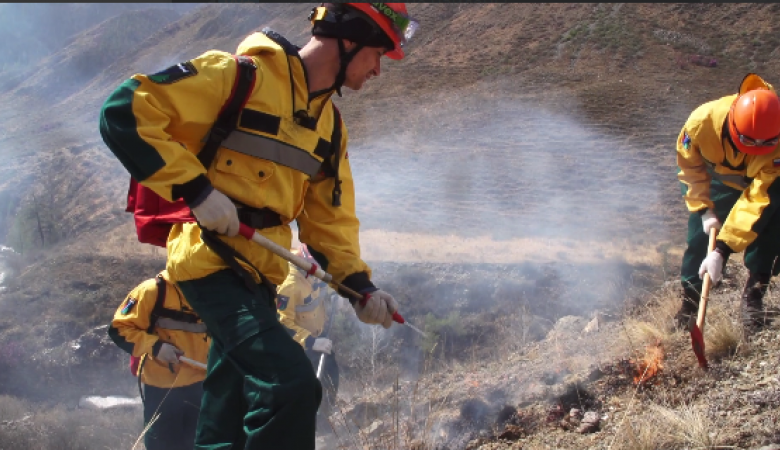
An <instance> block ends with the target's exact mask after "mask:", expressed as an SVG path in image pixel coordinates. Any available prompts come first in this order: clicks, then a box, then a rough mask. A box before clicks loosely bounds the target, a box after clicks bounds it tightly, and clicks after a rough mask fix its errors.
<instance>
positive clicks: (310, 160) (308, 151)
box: [100, 32, 373, 291]
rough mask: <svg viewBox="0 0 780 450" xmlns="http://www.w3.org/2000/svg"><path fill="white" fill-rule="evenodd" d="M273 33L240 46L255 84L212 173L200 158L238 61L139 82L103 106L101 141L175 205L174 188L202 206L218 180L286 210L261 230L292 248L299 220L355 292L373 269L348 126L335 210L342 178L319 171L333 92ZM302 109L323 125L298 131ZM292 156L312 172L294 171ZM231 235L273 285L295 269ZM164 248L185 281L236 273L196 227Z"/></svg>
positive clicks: (195, 65)
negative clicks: (362, 234) (314, 81)
mask: <svg viewBox="0 0 780 450" xmlns="http://www.w3.org/2000/svg"><path fill="white" fill-rule="evenodd" d="M276 36H278V35H276ZM276 36H275V37H274V39H276V41H275V40H272V39H271V38H269V36H268V35H267V34H266V33H265V32H264V33H254V34H252V35H250V36H249V37H247V38H246V39H245V40H244V41H243V42H242V43H241V44H240V45H239V47H238V51H237V54H240V55H246V56H251V58H252V60H253V62H254V63H255V65H256V66H257V71H256V74H257V80H256V83H255V87H254V89H253V91H252V94H251V96H250V98H249V101H248V103H247V105H246V107H245V109H244V110H243V113H242V115H241V119H240V121H239V126H238V129H237V131H236V132H234V133H233V134H232V135H231V136H230V137H229V138H228V139H227V140H226V141H225V142H224V143H223V146H222V147H220V149H219V151H218V152H217V155H216V157H215V159H214V162H213V163H212V165H211V167H209V168H204V167H203V165H202V164H201V163H200V161H199V160H198V159H197V157H196V156H195V155H196V154H197V153H198V152H199V151H200V150H201V148H202V147H203V140H204V137H205V136H206V135H207V133H208V131H209V129H210V127H211V126H212V124H213V123H214V121H215V119H216V118H217V115H218V113H219V111H220V109H221V108H222V106H223V105H224V104H225V103H226V100H227V99H228V97H229V94H230V92H231V88H232V86H233V84H234V80H235V75H236V70H237V63H236V61H235V60H234V58H233V57H232V55H231V54H229V53H225V52H222V51H216V50H213V51H208V52H206V53H204V54H202V55H201V56H198V57H197V58H195V59H193V60H191V61H188V62H186V63H182V64H179V65H177V66H173V67H171V68H168V69H166V70H165V71H163V72H160V73H158V74H153V75H143V74H136V75H133V76H132V77H131V78H130V79H128V80H126V81H125V82H124V83H123V84H122V85H121V86H120V87H119V88H117V89H116V90H115V91H114V92H113V93H112V94H111V96H110V97H109V98H108V100H107V101H106V102H105V104H104V106H103V109H102V111H101V116H100V131H101V135H102V136H103V140H104V141H105V142H106V144H107V145H108V147H109V148H110V149H111V151H112V152H114V154H115V155H116V156H117V158H119V160H120V161H121V162H122V164H123V165H124V166H125V167H126V168H127V169H128V171H129V172H130V174H131V175H132V176H133V177H135V179H136V180H138V181H139V182H140V183H141V184H142V185H144V186H146V187H148V188H150V189H152V190H153V191H155V192H156V193H157V194H159V195H160V196H162V197H163V198H165V199H167V200H173V199H174V198H173V196H174V194H173V193H174V192H176V193H177V195H180V196H181V197H182V198H184V199H185V200H188V198H189V199H194V198H197V194H198V193H201V192H203V189H204V187H207V186H208V184H211V185H213V186H214V188H216V189H217V190H219V191H221V192H223V193H224V194H226V195H227V196H228V197H230V198H232V199H234V200H236V201H238V202H241V203H243V204H245V205H247V206H250V207H254V208H269V209H271V210H273V211H275V212H276V213H278V214H279V215H280V216H281V218H282V222H283V224H282V225H281V226H276V227H272V228H266V229H263V230H259V232H260V233H261V234H262V235H263V236H265V237H266V238H268V239H270V240H272V241H273V242H275V243H277V244H278V245H280V246H282V247H284V248H290V245H291V237H292V233H291V230H290V227H289V223H290V222H292V221H293V220H295V219H297V221H298V227H299V231H300V234H299V238H300V240H301V241H302V242H305V243H307V244H308V245H309V248H310V249H311V250H312V252H313V253H315V254H317V258H318V260H320V262H321V263H322V264H323V266H324V267H323V268H324V269H326V270H328V272H330V273H331V274H332V275H333V277H334V279H335V280H336V281H340V282H342V283H343V284H345V285H346V286H348V287H350V288H352V289H355V290H357V291H361V290H365V289H367V288H372V287H373V284H371V282H370V275H371V272H370V269H369V267H368V266H367V265H366V264H365V262H363V261H362V260H361V259H360V249H359V245H358V227H359V221H358V219H357V217H356V216H355V196H354V183H353V179H352V174H351V170H350V166H349V160H348V159H347V158H346V145H347V130H346V127H343V126H342V130H341V132H342V136H343V137H342V141H341V146H340V147H341V148H340V151H339V155H338V157H339V158H341V159H340V163H339V164H338V167H339V178H340V180H341V190H342V195H341V206H339V207H334V206H332V203H331V199H332V197H331V195H332V191H333V188H334V184H335V180H334V178H332V177H324V176H322V175H317V174H316V172H317V170H318V169H319V167H320V165H321V163H322V162H323V158H322V157H320V156H319V155H318V153H321V148H322V147H323V145H325V146H329V143H330V139H331V136H332V132H333V125H334V112H333V108H332V103H331V99H330V97H331V94H332V92H328V93H326V94H322V95H318V96H317V97H316V98H311V99H310V98H309V92H308V86H307V78H306V72H305V68H304V65H303V61H302V60H301V58H300V56H299V55H298V52H297V49H296V48H295V47H293V46H291V45H289V43H287V44H288V45H280V44H279V43H277V41H279V42H283V43H286V41H283V39H282V40H280V39H279V38H280V37H276ZM291 83H292V85H291ZM294 112H299V113H302V112H306V113H307V114H308V116H310V117H312V118H315V119H316V125H315V127H314V129H309V128H306V127H304V126H302V125H299V124H298V123H297V122H296V120H294V118H293V114H294ZM231 140H232V142H233V143H232V144H230V145H231V146H234V144H235V143H236V141H242V142H243V143H244V147H245V148H246V147H249V148H250V149H261V150H263V151H264V152H265V153H266V154H268V153H271V154H274V155H276V158H277V162H274V160H272V159H262V158H258V157H255V156H249V155H247V154H244V153H240V152H238V151H234V150H231V149H229V148H227V147H228V144H229V141H231ZM247 142H248V143H249V145H247ZM291 160H295V161H297V162H298V165H300V163H301V162H303V163H304V164H305V165H307V167H309V169H311V168H312V167H314V170H313V172H312V170H309V172H310V173H304V172H302V171H301V170H297V169H294V168H291V167H290V165H295V164H291V163H290V161H291ZM285 164H287V165H285ZM333 166H334V167H335V164H333ZM222 239H223V240H224V241H225V242H227V243H228V244H229V245H230V246H231V247H233V248H234V249H236V250H237V251H239V252H240V253H241V254H242V255H243V256H244V257H246V258H247V259H248V260H249V261H250V262H251V263H252V264H253V265H254V266H255V267H257V268H258V269H259V270H260V271H261V272H262V273H263V274H265V276H267V277H268V278H269V280H270V281H271V282H273V283H274V284H279V283H281V282H282V281H284V279H285V277H286V276H287V270H288V268H287V263H286V262H285V261H284V260H283V259H281V258H280V257H278V256H275V255H274V254H273V253H271V252H269V251H267V250H265V249H264V248H262V247H260V246H258V245H257V244H254V243H251V242H248V241H247V240H246V239H245V238H243V237H241V236H235V237H232V238H227V237H223V238H222ZM167 247H168V263H167V267H166V269H167V270H168V272H169V273H170V275H171V277H172V278H173V279H174V280H176V281H185V280H191V279H197V278H202V277H204V276H206V275H208V274H210V273H213V272H216V271H218V270H221V269H224V268H227V265H226V264H225V263H224V262H223V261H222V259H221V258H220V257H219V256H218V255H217V254H215V253H214V252H212V251H211V250H210V249H209V248H208V247H206V245H205V244H204V243H203V242H202V241H201V239H200V229H199V227H198V226H197V224H195V223H186V224H176V225H175V226H174V227H173V229H172V230H171V233H170V235H169V237H168V242H167ZM256 279H257V277H256ZM257 280H258V281H259V279H257Z"/></svg>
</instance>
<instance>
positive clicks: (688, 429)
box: [649, 404, 718, 449]
mask: <svg viewBox="0 0 780 450" xmlns="http://www.w3.org/2000/svg"><path fill="white" fill-rule="evenodd" d="M649 408H650V410H651V411H652V412H653V413H654V414H655V415H656V416H658V418H659V422H660V425H661V426H660V427H659V428H658V431H659V432H660V433H659V434H665V435H666V437H667V438H669V440H670V441H671V443H672V444H674V445H676V446H686V447H688V448H691V449H710V448H716V446H717V445H718V429H717V428H716V427H715V425H714V423H713V421H712V420H711V419H710V418H709V417H708V416H707V414H706V413H705V412H702V411H701V409H700V408H698V407H696V406H692V405H682V406H680V407H678V408H676V409H670V408H667V407H664V406H660V405H654V404H651V405H649Z"/></svg>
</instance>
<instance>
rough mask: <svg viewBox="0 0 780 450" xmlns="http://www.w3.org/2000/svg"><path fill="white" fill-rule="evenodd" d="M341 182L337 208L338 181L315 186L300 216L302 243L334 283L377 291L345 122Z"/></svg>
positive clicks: (307, 194)
mask: <svg viewBox="0 0 780 450" xmlns="http://www.w3.org/2000/svg"><path fill="white" fill-rule="evenodd" d="M342 136H343V138H342V140H341V143H342V144H341V152H340V155H344V156H342V160H341V162H340V163H339V180H341V191H342V194H341V206H333V204H332V192H333V187H334V184H335V179H334V178H325V179H323V180H321V181H317V182H314V183H312V184H311V185H310V186H309V189H308V191H307V192H306V196H305V199H304V209H303V214H301V215H300V216H298V218H297V220H298V230H299V236H300V240H301V242H305V243H306V244H307V245H308V246H309V249H310V250H311V252H312V254H313V255H314V257H315V258H316V259H317V260H318V261H319V262H320V264H322V266H323V269H324V270H327V271H328V272H329V273H330V274H331V275H333V279H334V281H336V282H338V283H343V284H344V285H345V286H347V287H349V288H351V289H353V290H355V291H358V292H361V291H363V290H365V289H369V288H370V289H375V288H374V285H373V284H372V283H371V281H370V279H371V269H370V268H369V267H368V265H367V264H366V263H365V262H364V261H363V260H362V259H360V241H359V228H360V221H359V220H358V218H357V215H356V214H355V183H354V180H353V178H352V170H351V168H350V166H349V159H348V158H346V155H347V153H346V152H347V150H346V149H347V141H348V139H347V130H346V127H345V126H343V122H342Z"/></svg>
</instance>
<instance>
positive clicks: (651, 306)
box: [626, 285, 680, 346]
mask: <svg viewBox="0 0 780 450" xmlns="http://www.w3.org/2000/svg"><path fill="white" fill-rule="evenodd" d="M679 307H680V298H679V294H678V292H677V287H676V285H666V286H664V287H663V288H662V289H661V290H659V291H658V292H656V293H653V294H651V295H650V296H649V300H648V302H647V309H646V313H645V314H643V315H641V316H637V317H635V318H629V319H627V320H626V332H627V334H628V337H629V339H630V340H631V342H632V343H633V345H640V346H641V345H642V344H643V343H651V342H659V341H660V342H668V341H670V340H672V339H673V335H674V333H675V331H674V328H673V324H674V315H675V314H676V313H677V309H678V308H679Z"/></svg>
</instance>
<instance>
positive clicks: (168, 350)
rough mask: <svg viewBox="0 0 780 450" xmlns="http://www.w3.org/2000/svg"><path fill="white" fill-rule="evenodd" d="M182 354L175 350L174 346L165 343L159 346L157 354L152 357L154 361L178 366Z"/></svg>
mask: <svg viewBox="0 0 780 450" xmlns="http://www.w3.org/2000/svg"><path fill="white" fill-rule="evenodd" d="M183 354H184V352H183V351H181V350H179V349H178V348H176V346H174V345H171V344H168V343H167V342H165V343H163V344H162V345H161V346H160V350H159V351H158V352H157V354H156V355H154V359H156V360H158V361H160V362H164V363H167V364H179V356H181V355H183Z"/></svg>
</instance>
